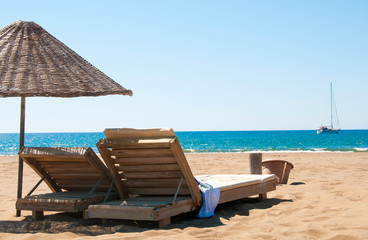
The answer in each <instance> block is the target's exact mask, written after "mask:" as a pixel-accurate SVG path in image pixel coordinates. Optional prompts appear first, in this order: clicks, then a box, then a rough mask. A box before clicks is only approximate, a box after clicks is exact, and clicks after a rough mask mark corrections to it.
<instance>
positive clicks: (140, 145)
mask: <svg viewBox="0 0 368 240" xmlns="http://www.w3.org/2000/svg"><path fill="white" fill-rule="evenodd" d="M165 140H166V141H162V142H157V141H155V140H152V142H147V141H145V142H122V141H120V142H119V141H118V142H116V141H109V142H108V143H106V145H107V146H108V147H109V148H113V149H115V150H124V149H145V148H170V140H171V138H169V139H165ZM136 141H139V139H137V140H136Z"/></svg>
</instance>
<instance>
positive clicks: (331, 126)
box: [330, 83, 333, 129]
mask: <svg viewBox="0 0 368 240" xmlns="http://www.w3.org/2000/svg"><path fill="white" fill-rule="evenodd" d="M330 105H331V129H333V117H332V83H330Z"/></svg>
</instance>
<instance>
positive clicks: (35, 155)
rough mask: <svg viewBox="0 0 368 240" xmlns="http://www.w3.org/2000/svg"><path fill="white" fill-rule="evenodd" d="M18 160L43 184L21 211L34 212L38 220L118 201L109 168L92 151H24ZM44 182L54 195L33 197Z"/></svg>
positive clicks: (22, 201) (21, 201)
mask: <svg viewBox="0 0 368 240" xmlns="http://www.w3.org/2000/svg"><path fill="white" fill-rule="evenodd" d="M19 156H20V157H21V158H22V159H23V161H24V162H26V163H27V164H28V165H29V166H30V167H31V168H32V169H33V170H34V171H35V172H36V173H37V174H38V175H39V176H40V177H41V180H40V182H38V183H37V184H36V186H35V187H34V188H33V189H32V190H31V191H30V193H28V194H27V195H26V196H25V197H24V198H20V199H18V200H17V202H16V208H17V209H18V210H31V211H32V216H33V218H35V219H40V218H42V217H43V212H44V211H62V212H82V211H85V210H87V209H88V206H89V205H90V204H97V203H102V202H104V201H107V200H114V199H118V195H117V193H115V192H111V190H114V187H113V184H112V178H111V175H110V174H109V171H108V170H107V168H106V166H105V165H104V164H103V162H102V161H101V160H100V158H99V157H98V156H97V155H96V154H95V153H94V152H93V150H92V149H91V148H87V147H74V148H23V149H22V150H21V151H20V152H19ZM42 181H45V183H46V184H47V185H48V186H49V187H50V189H51V190H52V193H46V194H38V195H31V194H32V193H33V192H34V190H35V189H36V188H37V187H38V186H39V184H40V183H41V182H42Z"/></svg>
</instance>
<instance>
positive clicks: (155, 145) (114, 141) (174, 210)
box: [88, 129, 277, 227]
mask: <svg viewBox="0 0 368 240" xmlns="http://www.w3.org/2000/svg"><path fill="white" fill-rule="evenodd" d="M104 133H105V135H106V138H104V139H101V140H100V141H99V142H98V143H97V147H98V150H99V151H100V153H101V156H102V158H103V159H104V160H105V162H106V165H107V166H108V169H109V171H110V174H111V175H112V176H118V177H117V178H116V180H115V185H116V187H117V190H118V192H119V195H120V197H121V199H120V200H117V201H111V202H107V203H103V204H97V205H91V206H89V208H88V214H89V217H90V218H101V219H130V220H150V221H158V222H159V226H160V227H163V226H165V225H167V224H170V219H171V217H172V216H175V215H178V214H180V213H184V212H189V211H192V210H195V209H196V208H197V207H199V206H201V203H202V196H201V192H200V190H199V187H198V183H197V182H196V180H195V178H194V176H193V174H192V171H191V169H190V167H189V165H188V162H187V160H186V158H185V155H184V153H183V150H182V148H181V146H180V144H179V141H178V139H177V137H176V136H175V133H174V131H173V130H172V129H147V130H136V129H106V130H105V131H104ZM199 178H202V179H204V180H206V181H208V183H210V184H214V185H217V186H218V187H220V191H221V194H220V203H224V202H228V201H232V200H236V199H241V198H246V197H249V196H252V195H259V196H260V197H261V198H265V197H266V193H267V192H268V191H272V190H275V189H276V183H277V179H276V176H274V175H267V176H262V175H209V176H199Z"/></svg>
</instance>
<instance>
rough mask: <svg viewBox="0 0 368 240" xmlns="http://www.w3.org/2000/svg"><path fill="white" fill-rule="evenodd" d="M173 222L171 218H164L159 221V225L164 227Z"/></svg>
mask: <svg viewBox="0 0 368 240" xmlns="http://www.w3.org/2000/svg"><path fill="white" fill-rule="evenodd" d="M170 223H171V218H170V217H168V218H164V219H161V220H159V221H158V227H159V228H163V227H165V226H167V225H169V224H170Z"/></svg>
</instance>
